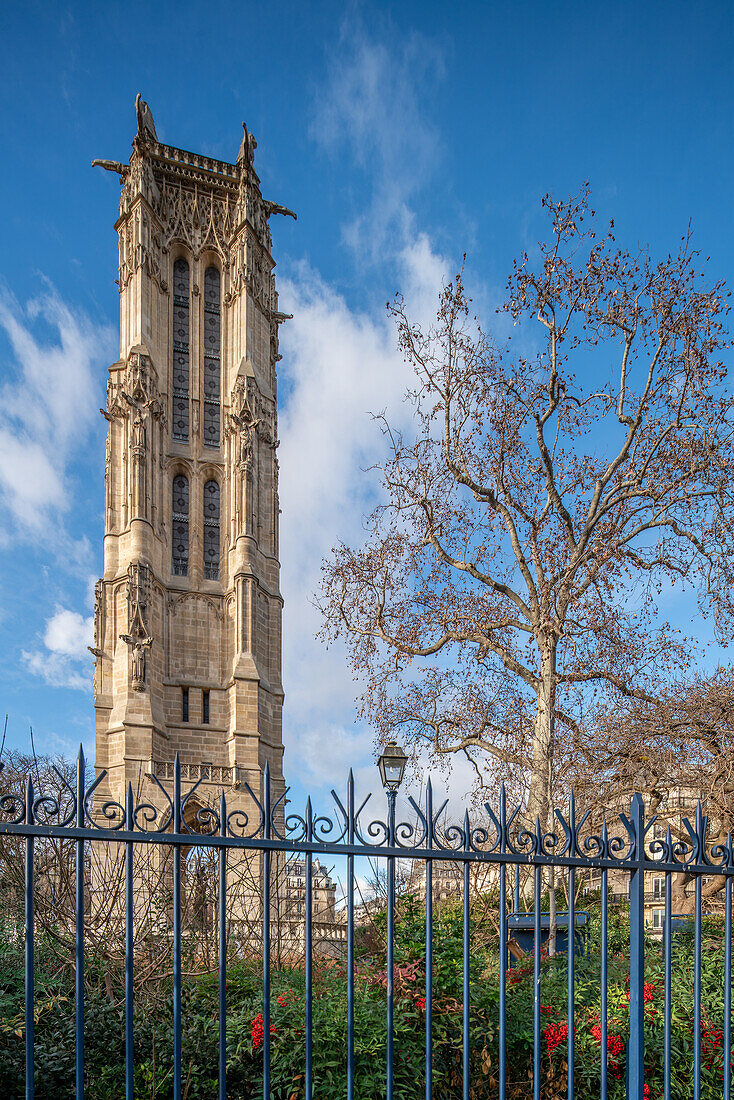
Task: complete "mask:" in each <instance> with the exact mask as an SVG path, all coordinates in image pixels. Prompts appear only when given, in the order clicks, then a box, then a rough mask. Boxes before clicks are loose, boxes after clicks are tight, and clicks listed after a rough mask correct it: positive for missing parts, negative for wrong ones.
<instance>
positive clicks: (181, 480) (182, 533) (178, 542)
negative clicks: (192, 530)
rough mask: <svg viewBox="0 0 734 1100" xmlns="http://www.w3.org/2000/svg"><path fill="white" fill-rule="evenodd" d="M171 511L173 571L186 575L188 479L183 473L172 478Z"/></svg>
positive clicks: (187, 565)
mask: <svg viewBox="0 0 734 1100" xmlns="http://www.w3.org/2000/svg"><path fill="white" fill-rule="evenodd" d="M172 513H173V523H172V525H171V541H172V555H173V573H174V576H176V577H187V576H188V575H189V481H188V478H186V477H184V475H183V474H176V476H175V477H174V479H173V508H172Z"/></svg>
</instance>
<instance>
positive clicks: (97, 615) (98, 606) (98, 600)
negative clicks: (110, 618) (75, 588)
mask: <svg viewBox="0 0 734 1100" xmlns="http://www.w3.org/2000/svg"><path fill="white" fill-rule="evenodd" d="M102 584H103V582H102V581H101V580H98V581H97V582H96V584H95V586H94V649H92V648H91V646H90V647H89V648H90V652H92V653H94V654H95V656H96V655H97V654H100V655H101V647H102V643H103V641H104V631H103V629H102V613H103V608H104V603H103V599H102V597H103V591H102Z"/></svg>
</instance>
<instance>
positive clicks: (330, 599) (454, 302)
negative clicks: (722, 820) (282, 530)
mask: <svg viewBox="0 0 734 1100" xmlns="http://www.w3.org/2000/svg"><path fill="white" fill-rule="evenodd" d="M543 205H544V207H545V209H546V211H547V212H548V214H549V216H550V223H551V232H550V237H549V239H548V241H547V242H546V243H544V244H541V245H540V246H539V251H538V254H537V257H536V258H534V259H532V260H531V258H530V257H529V256H528V255H527V254H525V255H523V256H522V257H521V258H520V260H519V261H518V262H517V263H516V264H515V266H514V270H513V273H512V275H511V277H510V279H509V282H508V293H507V300H506V302H505V304H504V306H503V310H504V312H505V313H506V314H507V315H509V317H510V318H511V319H512V320H513V322H514V323H515V324H516V325H517V326H518V327H519V335H520V339H521V342H522V346H523V347H524V348H531V347H533V348H535V349H537V350H534V351H533V352H532V353H531V352H525V353H523V352H517V351H514V350H513V348H514V345H513V343H512V342H511V341H508V342H507V344H506V346H505V347H503V348H500V347H498V346H496V344H495V343H494V342H493V341H492V340H491V339H490V338H489V337H488V336H487V335H486V334H485V333H484V331H483V330H482V328H481V326H480V324H479V322H478V321H477V320H476V319H474V320H473V319H472V318H471V316H470V309H469V306H470V302H469V299H468V298H467V296H466V293H465V291H464V287H463V282H462V277H461V275H459V276H457V277H456V279H455V281H454V282H453V283H452V284H450V285H448V286H446V287H444V289H443V291H442V293H441V295H440V300H439V308H438V312H437V317H436V322H435V324H434V325H432V326H431V327H430V328H428V329H427V330H426V331H424V330H423V329H421V327H420V326H418V325H417V324H415V323H413V322H412V321H411V320H410V318H409V317H408V316H407V313H406V311H405V308H404V304H403V302H402V299H400V298H398V299H396V301H395V302H394V303H393V304H392V306H390V307H389V308H390V310H391V312H392V314H393V316H394V318H395V321H396V324H397V330H398V337H399V344H400V347H401V349H402V351H403V353H404V356H405V358H406V360H407V361H408V363H409V364H410V365H411V367H412V368H413V370H414V372H415V378H416V383H415V387H414V389H413V390H412V392H411V393H410V394H409V395H408V396H409V399H410V400H411V401H412V403H413V407H414V414H415V433H414V434H412V435H411V437H410V438H406V437H404V436H403V435H402V434H400V433H398V432H396V431H393V430H392V429H391V427H390V425H389V423H388V422H387V421H386V420H384V418H383V428H384V431H385V434H386V438H387V440H388V443H389V452H390V453H389V458H388V460H387V461H386V463H385V464H384V466H382V467H381V473H382V481H383V487H384V494H385V500H384V503H382V504H380V506H379V507H377V508H376V509H375V511H374V512H373V513H372V515H371V516H370V517H369V518H368V520H367V531H368V533H367V537H366V541H365V543H364V545H362V546H361V547H358V548H351V547H348V546H345V545H339V546H338V547H337V548H336V549H335V550H334V551H333V553H332V555H331V557H330V558H329V559H328V560H327V561H326V562H325V563H324V567H323V584H322V592H321V597H320V606H321V609H322V611H323V615H324V634H325V636H326V638H327V640H331V639H333V638H335V637H337V636H343V637H344V638H345V639H346V641H347V644H348V647H349V655H350V661H351V665H352V667H353V669H354V671H355V673H356V674H357V676H358V677H360V678H363V679H364V682H365V690H364V694H363V696H362V707H363V712H364V713H365V714H366V715H367V716H368V717H369V719H370V720H371V721H372V722H374V723H375V724H376V725H377V728H378V730H379V733H380V735H381V736H383V737H386V736H387V735H388V734H393V735H394V733H395V731H396V729H400V730H402V731H403V733H404V736H405V738H406V739H408V740H409V741H412V742H413V743H414V744H415V745H417V746H421V745H422V746H424V747H425V746H428V748H429V750H430V751H432V752H433V753H434V754H436V755H437V756H439V757H441V756H446V755H449V756H450V754H455V753H466V754H467V755H468V756H470V757H471V758H472V759H473V760H474V761H475V762H481V761H483V762H484V763H485V764H486V765H489V766H492V765H495V766H496V767H497V768H499V769H500V770H502V769H505V770H506V771H508V772H510V773H511V774H512V775H513V776H514V777H515V778H517V777H518V776H519V775H521V776H522V777H523V779H524V782H525V784H526V792H527V804H526V809H527V815H528V817H529V819H530V820H531V821H535V819H536V818H538V819H539V820H540V822H541V824H542V825H543V826H547V824H548V822H549V818H550V814H551V808H552V802H553V794H554V783H555V782H556V779H557V775H556V763H557V761H560V760H562V759H563V760H566V759H568V757H569V746H570V751H573V746H574V742H575V741H576V740H577V739H578V738H579V737H580V735H581V726H580V723H579V718H580V716H581V714H582V712H583V708H584V707H588V706H590V705H591V704H592V702H593V701H594V700H596V705H600V704H601V703H603V702H604V701H605V700H607V701H610V700H613V699H619V698H627V699H637V700H648V701H653V700H655V699H656V698H657V692H656V685H657V684H658V683H659V682H660V680H661V678H662V679H669V678H670V677H672V676H674V675H675V674H676V673H677V672H679V671H680V670H681V669H682V668H684V667H685V665H686V663H687V661H688V660H689V657H690V653H689V649H688V646H687V643H686V640H685V639H684V638H683V637H681V636H680V635H679V634H678V633H677V632H676V631H674V630H673V629H672V628H671V627H670V626H669V625H668V624H667V623H664V622H661V620H660V616H659V614H658V602H657V597H658V595H659V593H660V591H661V590H662V589H663V588H666V589H668V588H670V586H674V585H688V586H695V587H696V589H697V591H698V592H699V595H700V600H701V607H702V610H703V611H704V612H710V613H711V614H713V615H714V616H715V619H716V622H717V624H718V628H719V629H720V631H721V632H722V634H724V635H725V634H727V633H728V631H729V630H730V627H731V621H732V620H731V606H730V603H729V592H730V590H731V580H732V571H731V562H732V537H731V533H732V518H733V516H734V499H733V494H732V487H733V486H734V481H733V480H732V474H734V455H733V453H732V419H731V413H732V396H731V393H730V392H729V389H728V387H727V383H726V372H725V369H724V367H723V365H722V363H721V361H720V358H721V353H722V349H723V348H725V347H727V346H728V344H727V340H726V334H725V331H724V320H725V316H726V313H727V312H728V309H727V306H726V301H725V292H724V290H723V288H722V286H721V284H718V283H716V284H713V285H711V284H709V283H707V282H706V280H705V279H704V277H703V276H702V275H701V274H700V272H699V270H698V267H699V256H698V254H697V253H696V252H695V251H694V250H693V248H692V246H691V241H690V235H686V236H684V237H683V239H682V241H681V244H680V247H679V249H678V251H677V252H676V253H675V254H674V255H669V256H667V257H666V258H664V259H663V260H661V261H660V262H656V261H654V260H653V259H652V258H651V257H650V256H649V254H648V252H647V251H646V250H644V249H641V250H640V251H639V252H638V253H637V254H636V255H632V254H630V253H629V252H627V251H624V250H622V249H619V248H618V247H617V245H616V244H615V240H614V235H613V226H612V227H610V229H609V231H608V232H607V233H606V234H605V235H604V236H603V237H601V238H598V237H597V236H596V234H595V231H594V229H593V225H594V212H593V211H590V210H589V206H588V189H584V191H583V192H582V194H581V195H580V196H579V197H577V198H575V199H571V200H569V201H566V202H554V201H552V200H551V199H550V198H546V199H545V200H544V203H543ZM516 331H517V330H516ZM515 343H517V341H515ZM478 766H480V765H478Z"/></svg>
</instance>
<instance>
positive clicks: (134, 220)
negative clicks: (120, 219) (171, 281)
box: [117, 188, 168, 293]
mask: <svg viewBox="0 0 734 1100" xmlns="http://www.w3.org/2000/svg"><path fill="white" fill-rule="evenodd" d="M156 191H157V188H156ZM141 268H142V269H143V270H144V271H145V273H146V274H147V275H148V276H149V277H150V278H151V279H153V280H154V282H156V283H157V284H158V286H159V287H160V289H161V290H162V291H163V292H164V293H167V292H168V284H167V283H166V281H165V280H164V278H163V243H162V240H161V236H160V232H159V230H158V228H157V227H156V226H155V225H154V224H151V220H150V218H149V217H148V215H147V214H144V213H143V212H141V210H140V209H136V210H135V211H134V212H133V213H132V214H130V215H129V216H128V219H127V222H126V223H125V225H124V227H123V228H122V229H121V230H120V264H119V270H118V277H117V288H118V290H119V291H120V293H122V291H123V290H124V289H125V287H126V286H127V285H128V283H129V282H130V280H131V279H132V277H133V276H134V275H135V273H136V271H140V270H141Z"/></svg>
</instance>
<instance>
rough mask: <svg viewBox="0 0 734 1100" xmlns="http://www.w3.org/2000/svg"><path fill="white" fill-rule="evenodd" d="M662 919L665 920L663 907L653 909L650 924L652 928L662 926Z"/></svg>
mask: <svg viewBox="0 0 734 1100" xmlns="http://www.w3.org/2000/svg"><path fill="white" fill-rule="evenodd" d="M664 920H665V910H664V909H653V911H652V926H653V928H662V927H663V921H664Z"/></svg>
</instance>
